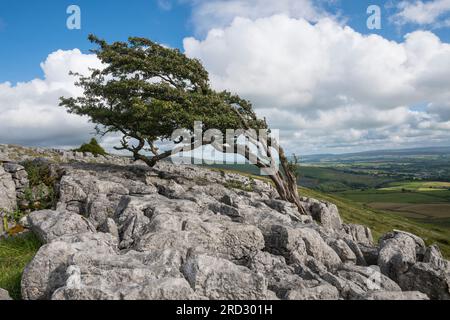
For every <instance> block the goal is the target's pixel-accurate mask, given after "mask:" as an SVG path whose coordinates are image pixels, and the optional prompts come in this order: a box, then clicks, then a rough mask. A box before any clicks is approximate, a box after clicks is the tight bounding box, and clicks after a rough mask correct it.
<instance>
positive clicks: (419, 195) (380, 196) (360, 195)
mask: <svg viewBox="0 0 450 320" xmlns="http://www.w3.org/2000/svg"><path fill="white" fill-rule="evenodd" d="M337 195H338V196H339V197H343V198H346V199H349V200H352V201H355V202H362V203H372V202H377V203H382V202H387V203H415V204H425V203H439V202H447V201H448V199H449V198H450V191H431V192H412V191H405V192H402V191H386V190H378V189H371V190H352V191H345V192H339V193H337Z"/></svg>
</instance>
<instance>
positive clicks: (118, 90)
mask: <svg viewBox="0 0 450 320" xmlns="http://www.w3.org/2000/svg"><path fill="white" fill-rule="evenodd" d="M89 40H90V41H91V42H93V43H95V44H96V45H97V46H98V47H97V49H95V50H92V51H93V52H94V53H95V54H96V55H97V56H98V58H99V59H100V61H101V62H102V63H103V66H104V68H102V69H95V70H92V72H91V74H90V75H89V76H85V75H79V74H74V75H75V76H77V77H78V79H79V80H78V82H77V86H79V87H81V88H82V89H83V95H82V96H80V97H76V98H64V97H63V98H61V104H60V105H61V106H64V107H66V108H67V110H68V111H69V112H70V113H74V114H78V115H85V116H88V117H89V118H90V120H91V121H92V122H93V123H95V124H96V129H97V131H98V133H100V134H106V133H120V134H121V135H122V139H121V146H120V147H116V149H118V150H128V151H130V152H131V153H132V154H133V157H134V159H135V160H142V161H144V162H145V163H146V164H147V165H149V166H151V167H152V166H154V165H155V164H156V163H157V162H158V161H159V160H162V159H164V158H167V157H170V156H171V155H174V154H176V153H178V152H180V151H185V150H193V149H195V148H197V147H199V146H204V145H211V146H213V147H214V148H215V149H216V150H218V151H220V152H223V153H234V154H239V155H241V156H243V157H245V158H246V159H248V160H249V161H250V162H251V163H253V164H254V165H256V166H257V167H259V168H260V169H261V170H262V171H263V172H265V173H266V174H267V175H268V176H269V177H270V178H271V180H272V181H273V183H274V185H275V188H276V190H277V191H278V194H279V196H280V198H282V199H283V200H286V201H289V202H291V203H294V204H295V205H296V206H297V207H298V210H299V213H300V214H305V210H304V209H303V207H302V204H301V202H300V199H299V195H298V190H297V181H296V176H295V172H294V170H293V169H292V168H293V166H292V165H291V164H290V162H289V161H288V159H287V158H286V156H285V153H284V151H283V149H282V148H281V147H280V146H279V145H278V141H277V140H276V139H274V137H273V134H272V133H271V130H270V129H269V127H268V125H267V123H266V121H265V120H262V119H259V118H258V117H257V116H256V114H255V112H254V110H253V108H252V105H251V103H250V102H249V101H247V100H244V99H242V98H240V97H239V96H237V95H233V94H231V93H229V92H227V91H222V92H217V91H214V90H213V89H212V88H211V87H210V84H209V75H208V72H207V71H206V70H205V69H204V67H203V66H202V64H201V62H200V61H199V60H196V59H190V58H188V57H187V56H186V55H184V54H183V53H181V52H180V51H179V50H177V49H170V48H166V47H163V46H161V45H159V44H156V43H154V42H152V41H150V40H148V39H144V38H130V39H129V40H128V42H115V43H112V44H108V43H107V42H106V41H104V40H101V39H98V38H97V37H95V36H93V35H91V36H89ZM195 122H201V124H202V126H201V128H200V129H201V132H202V133H206V132H209V131H212V130H214V132H216V133H220V134H221V135H222V137H226V138H227V139H225V140H226V141H223V140H224V139H219V138H218V137H217V134H215V135H203V134H201V135H200V136H201V138H200V140H199V137H198V128H195ZM181 129H182V130H184V131H185V132H188V133H190V134H191V136H192V137H193V138H192V139H187V138H185V136H184V135H179V136H176V137H174V132H176V131H179V130H181ZM230 130H231V131H232V130H235V131H234V132H233V134H232V136H231V137H230ZM261 133H262V134H261ZM242 137H244V140H245V142H246V143H240V142H239V141H241V140H242ZM261 137H262V138H261ZM164 140H168V141H172V142H173V143H174V145H175V147H174V149H172V150H166V151H160V150H158V147H157V142H158V141H164ZM230 141H231V142H232V143H230ZM199 142H200V143H199ZM278 164H279V165H280V167H281V169H280V170H277V169H278Z"/></svg>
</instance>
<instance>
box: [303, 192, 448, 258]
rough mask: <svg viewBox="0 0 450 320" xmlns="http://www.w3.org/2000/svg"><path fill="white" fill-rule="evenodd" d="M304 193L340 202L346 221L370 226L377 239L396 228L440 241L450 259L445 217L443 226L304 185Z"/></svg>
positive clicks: (338, 203) (342, 215) (335, 202)
mask: <svg viewBox="0 0 450 320" xmlns="http://www.w3.org/2000/svg"><path fill="white" fill-rule="evenodd" d="M299 192H300V194H301V195H302V196H307V197H312V198H316V199H320V200H324V201H328V202H332V203H334V204H336V205H337V206H338V208H339V212H340V214H341V217H342V218H343V220H344V221H345V222H346V223H356V224H362V225H365V226H368V227H369V228H370V229H371V230H372V233H373V236H374V238H375V240H376V241H377V240H378V239H379V237H380V236H381V235H383V234H385V233H387V232H389V231H392V230H393V229H400V230H404V231H408V232H411V233H414V234H416V235H418V236H419V237H421V238H423V239H424V240H425V242H426V243H427V244H429V245H430V244H433V243H436V244H438V245H439V247H440V248H441V251H442V253H443V254H444V255H445V256H446V257H447V258H450V225H449V224H450V223H449V222H448V220H445V219H443V221H441V222H442V223H440V224H439V225H437V224H436V223H430V221H429V220H424V219H411V218H407V217H403V216H400V215H398V214H395V213H390V212H386V211H382V210H376V209H372V208H370V207H368V206H367V205H365V204H363V203H358V202H354V201H352V200H349V199H346V198H342V197H340V196H337V195H330V194H324V193H321V192H318V191H313V190H310V189H305V188H300V189H299Z"/></svg>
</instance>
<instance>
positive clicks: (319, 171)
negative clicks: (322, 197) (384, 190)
mask: <svg viewBox="0 0 450 320" xmlns="http://www.w3.org/2000/svg"><path fill="white" fill-rule="evenodd" d="M299 170H300V182H302V179H303V178H308V179H312V180H315V181H316V182H317V185H316V186H314V187H316V188H322V189H323V190H324V191H333V190H341V189H342V187H343V186H345V187H346V189H356V188H376V187H379V186H381V185H384V184H387V183H389V182H391V181H392V180H393V179H392V178H388V177H383V176H376V175H369V174H366V173H364V174H358V173H354V172H347V171H344V170H341V169H339V170H338V169H336V168H324V167H316V166H304V165H300V169H299ZM330 184H331V185H330ZM335 184H338V185H336V186H335ZM333 188H336V189H333Z"/></svg>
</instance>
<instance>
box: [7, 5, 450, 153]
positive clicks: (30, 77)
mask: <svg viewBox="0 0 450 320" xmlns="http://www.w3.org/2000/svg"><path fill="white" fill-rule="evenodd" d="M70 5H77V6H78V7H79V8H80V12H81V16H80V22H81V24H80V27H81V29H69V28H68V27H67V19H68V18H69V17H70V16H71V13H72V12H70V13H67V9H68V7H69V6H70ZM374 5H375V6H377V7H376V8H379V12H380V22H381V23H380V29H373V28H372V29H370V28H369V27H368V23H367V21H368V19H371V18H372V14H373V12H374V11H370V13H367V10H368V8H369V7H371V8H373V6H374ZM370 21H373V20H370ZM90 33H93V34H96V35H97V36H98V37H100V38H103V39H105V40H107V41H124V40H126V39H127V38H128V37H129V36H143V37H147V38H150V39H152V40H154V41H157V42H158V43H161V44H164V45H166V46H169V47H172V48H178V49H180V50H181V51H183V52H184V53H186V54H187V55H188V56H189V57H195V58H198V59H200V60H201V61H202V62H203V64H204V65H205V67H206V69H207V70H208V71H209V73H210V79H211V85H212V86H213V87H214V88H215V89H217V90H225V89H226V90H229V91H232V92H234V93H237V94H239V95H241V96H243V97H245V98H247V99H250V100H251V101H252V102H253V104H254V107H255V110H256V112H257V114H258V115H259V116H261V117H266V118H267V120H268V122H269V124H270V126H271V127H272V128H274V129H279V131H280V136H281V142H282V145H284V146H285V149H286V150H287V152H288V153H299V154H315V153H345V152H356V151H364V150H373V149H393V148H408V147H424V146H446V145H450V142H449V141H450V0H411V1H409V0H408V1H393V0H386V1H380V0H370V1H364V0H358V1H356V0H278V1H272V0H208V1H207V0H133V1H103V0H95V1H92V0H70V1H66V0H48V1H33V0H0V143H14V144H22V145H28V146H47V147H62V148H71V147H74V146H78V145H80V144H81V143H82V142H84V141H87V140H88V139H89V138H90V136H92V134H93V132H94V130H93V125H92V124H91V123H89V122H88V119H86V118H83V117H79V116H75V115H69V114H67V113H66V112H65V110H64V109H63V108H61V107H58V103H59V97H61V96H66V97H67V96H77V95H80V94H81V92H80V90H79V88H76V87H75V86H74V80H75V79H74V78H73V77H71V76H69V75H68V73H69V71H76V72H79V73H85V74H86V73H88V72H89V68H96V67H100V63H99V61H98V60H97V58H96V57H95V55H93V54H92V53H90V51H89V50H90V49H92V48H93V47H92V45H91V44H90V43H89V41H87V36H88V34H90ZM101 142H102V144H103V145H104V146H105V147H107V148H108V150H111V149H112V146H113V145H117V137H116V136H106V137H104V138H102V141H101Z"/></svg>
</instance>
